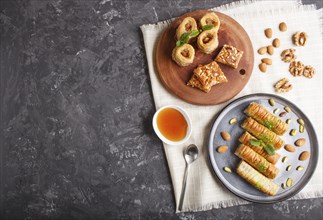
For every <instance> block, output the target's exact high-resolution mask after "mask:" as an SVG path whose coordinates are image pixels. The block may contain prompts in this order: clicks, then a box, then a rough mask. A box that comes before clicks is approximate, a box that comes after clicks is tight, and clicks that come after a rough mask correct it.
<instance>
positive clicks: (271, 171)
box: [234, 144, 279, 179]
mask: <svg viewBox="0 0 323 220" xmlns="http://www.w3.org/2000/svg"><path fill="white" fill-rule="evenodd" d="M234 154H235V155H237V156H238V157H240V158H241V159H243V160H245V161H247V162H248V163H249V164H250V165H251V166H253V167H254V168H255V169H257V170H258V171H259V172H261V173H262V174H264V175H265V176H266V177H268V178H270V179H274V178H275V177H276V176H277V175H278V173H279V169H278V168H277V167H275V166H274V165H273V164H271V163H269V162H268V161H267V160H266V159H265V158H264V157H263V156H260V155H259V154H258V153H257V152H255V151H254V150H252V149H251V148H250V147H248V146H247V145H244V144H240V145H239V147H238V148H237V149H236V151H235V152H234Z"/></svg>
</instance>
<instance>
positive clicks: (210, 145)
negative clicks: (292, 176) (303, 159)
mask: <svg viewBox="0 0 323 220" xmlns="http://www.w3.org/2000/svg"><path fill="white" fill-rule="evenodd" d="M252 97H267V98H268V97H271V98H276V99H279V100H282V101H283V102H286V103H288V104H291V106H293V107H296V110H299V112H301V114H303V116H304V119H305V120H307V121H309V122H310V126H311V127H312V128H313V129H312V130H313V134H314V137H315V138H314V140H313V145H314V147H315V146H316V150H317V154H316V155H313V154H311V158H312V159H311V161H310V163H313V164H312V167H313V168H312V170H309V171H308V172H307V173H304V174H303V176H302V177H301V178H303V177H304V175H306V177H307V178H306V179H304V180H302V183H301V185H300V186H299V187H298V188H295V189H294V190H291V191H290V192H289V193H288V194H287V195H286V196H284V197H282V198H277V199H271V200H261V199H253V198H250V197H248V196H244V195H241V194H239V193H238V192H236V191H234V190H232V189H231V188H230V187H228V186H227V185H226V184H225V183H224V182H223V181H222V178H224V177H220V176H219V175H218V173H217V172H216V168H215V166H216V162H215V159H214V151H213V140H214V138H213V137H214V134H215V131H216V128H217V127H216V126H215V123H216V121H217V119H218V118H219V117H220V116H221V114H223V113H224V111H225V110H226V109H227V108H228V107H229V106H231V105H233V104H235V103H238V102H240V101H242V100H244V99H248V98H252ZM212 156H213V157H212ZM318 156H319V143H318V138H317V134H316V131H315V129H314V126H313V124H312V122H311V120H310V119H309V118H308V117H307V115H306V114H305V113H304V112H303V111H301V110H300V108H298V107H297V105H295V104H294V103H293V102H291V101H289V100H288V99H286V98H284V97H281V96H278V95H275V94H270V93H254V94H249V95H245V96H242V97H239V98H237V99H235V100H233V101H231V102H230V103H228V104H227V105H226V106H225V107H223V108H222V109H221V110H220V111H219V112H218V113H217V114H216V115H215V118H214V120H213V122H212V127H211V129H210V132H209V142H208V157H209V162H210V163H211V167H212V170H213V171H212V173H214V174H215V176H216V178H217V179H218V180H219V181H220V183H221V184H222V185H223V186H224V187H225V188H226V189H228V190H229V191H230V192H231V193H233V194H234V195H236V196H237V197H239V198H241V199H244V200H246V201H249V202H254V203H259V204H272V203H276V202H281V201H285V200H287V199H289V198H291V197H293V196H295V195H296V194H297V193H299V192H300V191H301V190H302V189H303V188H304V187H305V186H306V185H307V184H308V182H309V181H310V179H311V178H312V176H313V174H314V172H315V170H316V167H317V164H318ZM216 167H217V166H216ZM217 168H218V167H217ZM224 179H225V178H224ZM231 186H232V185H231ZM232 188H233V187H232ZM264 195H265V194H264ZM267 197H268V198H270V196H267Z"/></svg>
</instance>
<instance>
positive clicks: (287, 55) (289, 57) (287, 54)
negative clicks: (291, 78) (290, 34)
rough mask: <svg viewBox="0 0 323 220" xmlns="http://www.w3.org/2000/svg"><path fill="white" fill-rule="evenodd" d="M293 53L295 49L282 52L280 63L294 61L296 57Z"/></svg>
mask: <svg viewBox="0 0 323 220" xmlns="http://www.w3.org/2000/svg"><path fill="white" fill-rule="evenodd" d="M294 53H295V49H286V50H283V52H282V53H281V54H280V56H281V57H282V61H284V62H285V63H290V62H292V61H294V60H296V58H297V56H296V55H295V54H294Z"/></svg>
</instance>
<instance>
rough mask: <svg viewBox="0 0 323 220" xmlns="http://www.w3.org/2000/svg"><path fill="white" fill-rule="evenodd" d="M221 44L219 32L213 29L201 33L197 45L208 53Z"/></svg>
mask: <svg viewBox="0 0 323 220" xmlns="http://www.w3.org/2000/svg"><path fill="white" fill-rule="evenodd" d="M218 46H219V39H218V34H217V32H216V31H214V30H213V29H211V30H206V31H203V32H202V33H200V35H199V36H198V37H197V47H198V48H199V49H200V50H201V51H202V52H203V53H206V54H210V53H212V52H213V51H214V50H215V49H216V48H217V47H218Z"/></svg>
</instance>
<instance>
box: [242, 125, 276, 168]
mask: <svg viewBox="0 0 323 220" xmlns="http://www.w3.org/2000/svg"><path fill="white" fill-rule="evenodd" d="M250 140H258V139H257V138H255V137H254V136H252V135H251V134H250V133H249V132H247V131H246V132H244V133H243V134H242V135H241V136H240V138H239V141H240V143H242V144H244V145H247V146H248V147H250V148H252V149H253V150H254V151H256V152H257V153H258V154H260V155H261V156H263V157H264V158H265V159H266V160H267V161H268V162H270V163H272V164H274V165H275V164H276V163H277V162H278V160H279V158H280V154H278V153H275V154H274V155H270V154H268V153H267V152H266V151H265V149H264V148H263V147H262V146H254V145H252V144H251V143H250Z"/></svg>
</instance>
